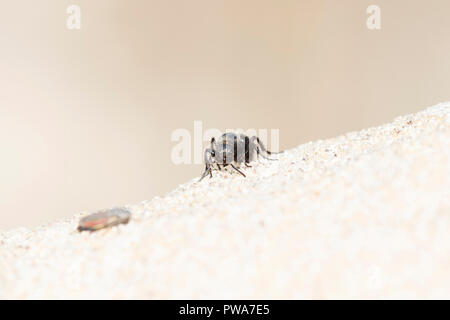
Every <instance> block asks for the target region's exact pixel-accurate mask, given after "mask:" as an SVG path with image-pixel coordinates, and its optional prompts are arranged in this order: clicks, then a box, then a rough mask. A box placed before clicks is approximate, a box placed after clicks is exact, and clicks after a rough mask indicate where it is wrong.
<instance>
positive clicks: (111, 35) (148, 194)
mask: <svg viewBox="0 0 450 320" xmlns="http://www.w3.org/2000/svg"><path fill="white" fill-rule="evenodd" d="M70 4H77V5H79V6H80V7H81V30H72V31H71V30H68V29H67V27H66V19H67V17H68V14H67V13H66V9H67V7H68V6H69V5H70ZM371 4H376V5H379V6H380V7H381V19H382V20H381V30H379V31H370V30H368V29H367V27H366V19H367V17H368V14H367V13H366V9H367V7H368V6H369V5H371ZM449 14H450V2H449V1H448V0H430V1H412V0H396V1H392V0H376V1H375V0H372V1H364V0H351V1H350V0H341V1H335V0H322V1H319V0H307V1H302V0H295V1H294V0H244V1H242V0H240V1H237V0H226V1H225V0H223V1H218V0H190V1H186V0H183V1H182V0H157V1H148V0H146V1H137V0H132V1H125V0H96V1H88V0H72V1H62V0H52V1H50V0H39V1H32V0H27V1H23V0H3V1H2V2H1V6H0V41H1V42H0V43H1V47H0V164H1V165H0V195H1V196H0V218H1V220H0V229H7V228H11V227H16V226H35V225H38V224H41V223H46V222H50V221H53V220H55V219H60V218H65V217H69V216H71V215H73V214H74V213H77V212H80V211H91V210H97V209H102V208H106V207H111V206H115V205H123V204H128V203H135V202H139V201H142V200H145V199H151V198H152V197H154V196H156V195H159V196H162V195H164V194H165V193H166V192H168V191H170V190H171V189H173V188H174V187H176V186H177V185H178V184H180V183H184V182H186V181H187V180H188V179H191V178H194V177H196V176H198V175H200V174H201V172H202V170H203V166H202V165H179V166H176V165H174V164H173V163H172V162H171V158H170V155H171V149H172V147H173V146H174V145H175V143H174V142H172V141H171V140H170V137H171V133H172V132H173V130H175V129H177V128H186V129H189V130H190V131H191V132H192V130H193V121H194V120H202V121H203V126H204V129H207V128H219V129H221V130H224V129H225V128H267V129H270V128H279V129H280V147H281V148H292V147H295V146H297V145H298V144H300V143H304V142H307V141H310V140H317V139H323V138H328V137H332V136H336V135H338V134H342V133H345V132H347V131H353V130H359V129H362V128H365V127H368V126H374V125H378V124H382V123H384V122H387V121H389V120H391V119H392V118H394V117H396V116H398V115H403V114H407V113H412V112H415V111H418V110H421V109H423V108H425V107H426V106H430V105H433V104H436V103H438V102H440V101H447V100H450V92H449V89H448V88H449V84H450V59H449V52H450V19H449V18H448V16H449ZM205 145H206V143H205Z"/></svg>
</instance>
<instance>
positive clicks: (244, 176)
mask: <svg viewBox="0 0 450 320" xmlns="http://www.w3.org/2000/svg"><path fill="white" fill-rule="evenodd" d="M230 165H231V166H232V167H233V169H234V170H236V171H237V172H239V173H240V174H242V175H243V176H244V178H245V174H244V173H243V172H242V171H241V170H239V169H238V168H236V167H235V166H234V165H233V164H232V163H230Z"/></svg>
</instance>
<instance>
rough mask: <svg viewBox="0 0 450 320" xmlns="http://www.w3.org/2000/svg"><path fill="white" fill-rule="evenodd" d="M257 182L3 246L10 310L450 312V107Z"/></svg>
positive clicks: (224, 179)
mask: <svg viewBox="0 0 450 320" xmlns="http://www.w3.org/2000/svg"><path fill="white" fill-rule="evenodd" d="M245 172H246V173H247V176H248V177H247V178H246V179H244V178H242V177H241V176H239V175H238V174H231V173H229V172H228V173H227V172H221V173H218V172H214V173H215V175H214V178H213V179H209V178H207V179H205V180H204V181H202V182H201V183H196V181H197V179H195V180H193V181H191V182H188V183H186V184H185V185H182V186H180V187H179V188H178V189H176V190H174V191H173V192H172V193H170V194H168V195H167V196H166V197H164V198H155V199H153V200H151V201H145V202H143V203H141V204H138V205H134V206H130V207H129V208H130V209H131V210H132V211H133V218H132V221H131V222H130V223H129V224H128V225H122V226H119V227H114V228H112V229H110V230H102V231H99V232H95V233H89V232H83V233H79V232H77V231H76V226H77V222H78V219H79V217H80V215H79V216H76V217H73V218H72V219H70V220H68V221H64V222H57V223H53V224H50V225H44V226H41V227H39V228H37V229H33V230H28V229H15V230H11V231H7V232H1V233H0V298H380V297H383V298H398V297H401V298H415V297H420V298H450V272H449V270H450V103H442V104H439V105H437V106H434V107H431V108H428V109H426V110H425V111H423V112H420V113H417V114H413V115H408V116H404V117H400V118H397V119H396V120H395V121H394V122H392V123H390V124H386V125H383V126H380V127H376V128H370V129H366V130H363V131H360V132H352V133H348V134H346V135H344V136H340V137H337V138H334V139H329V140H325V141H317V142H312V143H307V144H304V145H301V146H299V147H297V148H295V149H292V150H289V151H288V152H286V153H285V154H283V155H281V156H280V159H279V161H278V162H269V161H263V160H262V161H260V162H259V163H255V164H254V165H253V168H251V169H246V171H245Z"/></svg>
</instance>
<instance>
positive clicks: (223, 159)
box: [199, 132, 283, 181]
mask: <svg viewBox="0 0 450 320" xmlns="http://www.w3.org/2000/svg"><path fill="white" fill-rule="evenodd" d="M281 152H283V151H281ZM281 152H271V151H269V150H267V149H266V148H265V147H264V144H263V143H262V142H261V141H260V139H259V138H258V137H256V136H253V137H251V138H250V137H248V136H246V135H244V134H236V133H231V132H229V133H224V134H223V135H222V136H221V137H220V139H219V141H218V142H217V143H216V139H215V138H212V139H211V148H208V149H206V150H205V155H204V161H205V165H206V168H205V172H203V174H202V176H201V178H200V180H199V181H201V180H202V179H203V178H204V177H206V176H207V175H208V174H209V176H210V177H211V178H212V172H211V170H212V166H213V164H216V165H217V168H218V169H219V170H222V167H221V166H224V167H226V166H228V165H230V166H231V167H232V168H233V169H234V170H236V171H237V172H239V173H240V174H241V175H243V176H244V177H245V174H244V173H243V172H242V171H241V170H239V169H238V168H237V167H236V166H235V164H237V165H238V166H240V165H241V164H242V163H243V164H245V166H246V167H250V166H249V165H248V163H250V162H251V161H253V160H255V159H256V158H257V157H258V156H261V157H263V158H264V159H268V160H276V159H270V158H268V157H266V155H271V154H278V153H281Z"/></svg>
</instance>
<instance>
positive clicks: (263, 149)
mask: <svg viewBox="0 0 450 320" xmlns="http://www.w3.org/2000/svg"><path fill="white" fill-rule="evenodd" d="M251 139H252V142H253V143H254V141H255V140H256V142H257V143H258V145H259V147H260V148H261V150H262V151H264V152H265V153H266V154H279V153H283V152H284V151H280V152H274V151H269V150H267V149H266V147H265V146H264V143H262V141H261V140H260V139H259V138H258V137H256V136H254V137H252V138H251Z"/></svg>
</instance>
